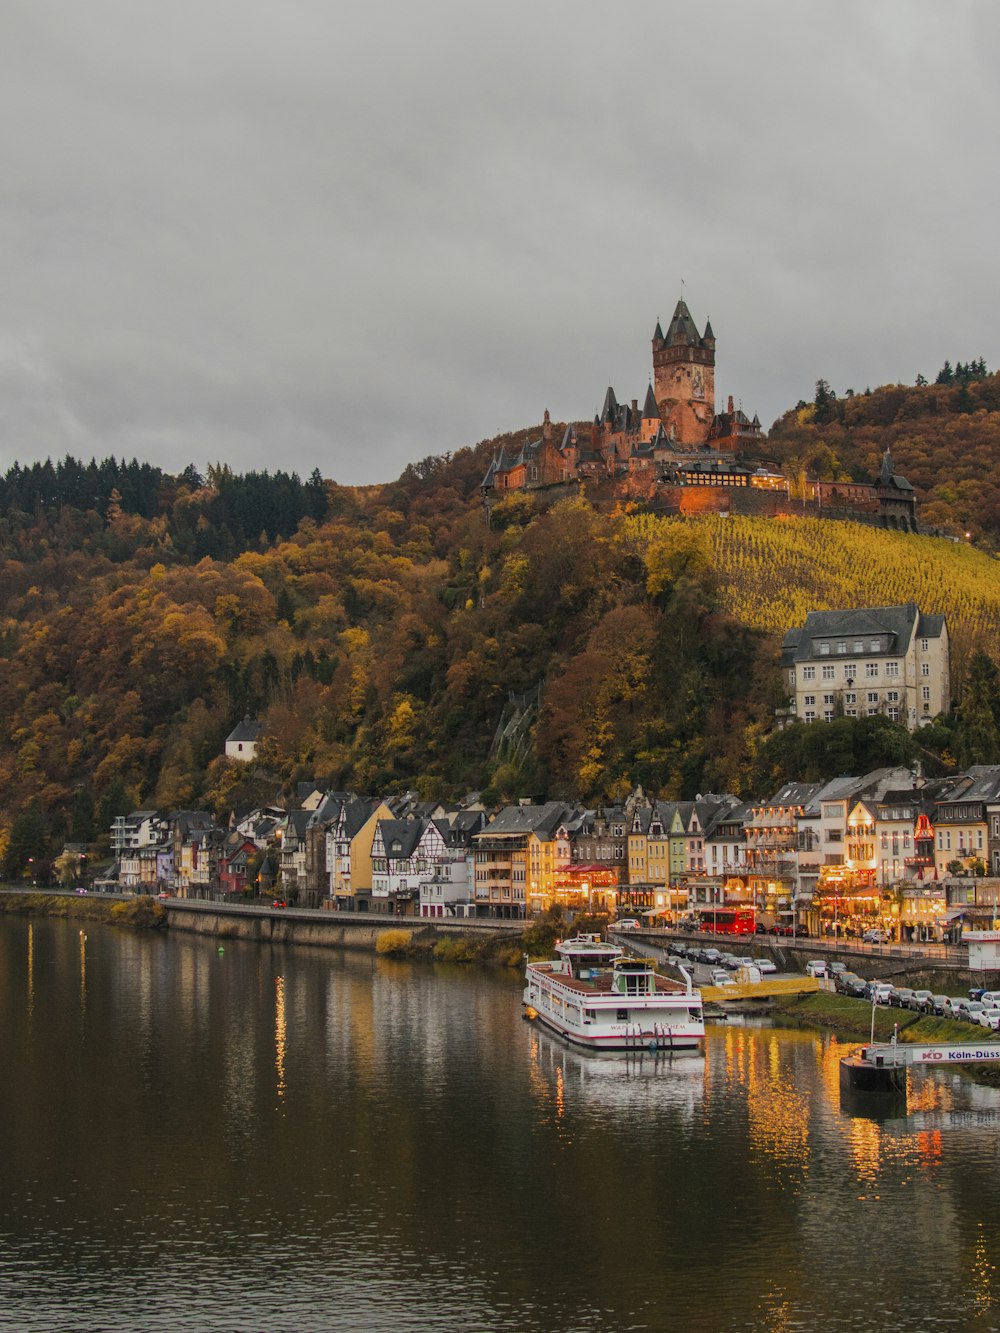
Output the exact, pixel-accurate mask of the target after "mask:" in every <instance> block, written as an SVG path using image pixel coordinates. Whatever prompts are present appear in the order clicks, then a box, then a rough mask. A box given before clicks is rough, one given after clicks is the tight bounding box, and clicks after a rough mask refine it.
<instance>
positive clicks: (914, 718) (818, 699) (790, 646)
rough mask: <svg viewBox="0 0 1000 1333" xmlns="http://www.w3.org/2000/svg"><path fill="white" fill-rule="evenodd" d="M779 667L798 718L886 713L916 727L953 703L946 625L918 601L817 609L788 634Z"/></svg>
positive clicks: (828, 718) (910, 727) (812, 719)
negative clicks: (926, 610)
mask: <svg viewBox="0 0 1000 1333" xmlns="http://www.w3.org/2000/svg"><path fill="white" fill-rule="evenodd" d="M781 664H782V669H783V671H784V673H785V683H786V686H787V689H788V694H789V699H790V706H791V708H793V709H794V715H795V717H796V718H797V719H798V721H800V722H832V721H833V719H834V718H835V717H838V716H841V715H844V716H847V717H866V716H868V717H871V716H874V715H876V714H883V715H885V716H886V717H888V718H890V719H891V720H892V721H894V722H900V723H902V724H903V725H904V726H906V727H907V729H908V730H910V731H915V730H916V729H917V727H920V726H925V725H926V724H927V723H929V722H931V721H933V719H934V718H935V717H937V716H938V714H939V713H943V712H946V711H947V710H948V708H949V707H950V703H951V684H950V674H949V652H948V626H947V622H946V620H945V618H944V616H942V615H929V614H926V613H921V612H920V611H919V610H918V608H917V606H916V604H915V603H914V602H908V603H907V604H906V605H904V606H882V607H871V608H864V609H858V610H851V611H812V612H810V614H809V615H808V616H807V617H806V623H805V625H804V626H803V627H802V628H801V629H791V630H789V631H788V632H787V633H786V635H785V638H784V642H783V644H782V660H781Z"/></svg>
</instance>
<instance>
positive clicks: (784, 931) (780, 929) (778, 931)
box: [771, 922, 795, 936]
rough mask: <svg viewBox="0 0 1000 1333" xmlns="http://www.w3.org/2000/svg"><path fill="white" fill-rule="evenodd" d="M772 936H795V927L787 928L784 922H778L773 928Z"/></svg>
mask: <svg viewBox="0 0 1000 1333" xmlns="http://www.w3.org/2000/svg"><path fill="white" fill-rule="evenodd" d="M771 934H772V935H787V936H791V935H794V934H795V927H794V926H786V925H784V924H783V923H782V922H777V923H776V924H775V925H773V926H772V927H771Z"/></svg>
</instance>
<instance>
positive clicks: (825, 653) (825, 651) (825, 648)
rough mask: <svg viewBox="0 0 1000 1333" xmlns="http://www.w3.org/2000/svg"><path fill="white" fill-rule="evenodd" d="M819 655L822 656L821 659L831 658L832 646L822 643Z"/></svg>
mask: <svg viewBox="0 0 1000 1333" xmlns="http://www.w3.org/2000/svg"><path fill="white" fill-rule="evenodd" d="M819 655H820V657H829V656H830V645H829V644H828V643H821V644H820V646H819Z"/></svg>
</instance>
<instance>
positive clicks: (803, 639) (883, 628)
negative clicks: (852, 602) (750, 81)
mask: <svg viewBox="0 0 1000 1333" xmlns="http://www.w3.org/2000/svg"><path fill="white" fill-rule="evenodd" d="M918 626H919V634H920V636H921V637H922V638H939V637H940V635H941V632H942V629H943V627H944V616H941V615H927V616H922V615H921V614H920V612H919V611H918V610H917V606H916V603H915V602H907V603H906V604H905V605H903V606H875V607H864V608H858V609H856V610H851V611H810V613H809V615H808V616H806V623H805V625H804V626H803V628H802V629H801V630H800V631H789V633H788V634H786V635H785V639H784V642H783V645H782V648H783V650H784V648H785V647H786V646H788V647H791V646H792V643H794V647H795V653H794V657H793V658H792V660H793V661H795V662H812V661H816V660H817V659H818V658H819V656H820V654H819V653H817V652H814V651H813V641H814V640H816V639H838V638H839V639H851V638H861V639H864V638H868V639H870V638H871V636H872V635H884V634H888V635H889V636H890V639H889V643H888V645H887V646H886V647H885V648H884V649H881V650H879V651H881V652H883V653H886V654H888V655H889V656H893V657H894V656H898V655H899V654H900V653H904V652H906V650H907V648H908V647H909V645H910V641H911V639H912V638H913V636H914V633H915V632H917V630H918ZM796 633H797V634H798V638H797V639H794V640H793V639H792V635H793V634H796ZM872 652H873V650H872V649H871V647H870V644H869V643H866V645H865V654H866V655H868V656H870V655H871V654H872ZM876 655H877V654H876ZM823 656H824V658H826V657H828V656H829V654H824V655H823ZM782 664H783V665H785V662H784V651H783V653H782ZM788 665H790V663H788Z"/></svg>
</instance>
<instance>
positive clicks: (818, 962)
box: [806, 958, 828, 977]
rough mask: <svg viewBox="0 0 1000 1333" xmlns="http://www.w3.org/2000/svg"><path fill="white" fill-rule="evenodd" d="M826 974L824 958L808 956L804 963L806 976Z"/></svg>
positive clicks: (822, 975)
mask: <svg viewBox="0 0 1000 1333" xmlns="http://www.w3.org/2000/svg"><path fill="white" fill-rule="evenodd" d="M827 975H828V973H827V970H826V959H825V958H810V959H809V961H808V963H806V976H807V977H825V976H827Z"/></svg>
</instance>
